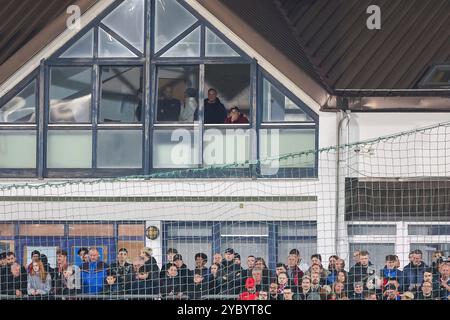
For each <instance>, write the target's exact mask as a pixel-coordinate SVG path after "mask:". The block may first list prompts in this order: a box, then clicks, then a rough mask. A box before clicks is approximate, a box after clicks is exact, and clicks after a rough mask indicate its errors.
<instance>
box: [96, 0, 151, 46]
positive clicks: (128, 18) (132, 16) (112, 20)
mask: <svg viewBox="0 0 450 320" xmlns="http://www.w3.org/2000/svg"><path fill="white" fill-rule="evenodd" d="M144 12H145V2H144V1H142V0H126V1H124V2H123V3H122V4H121V5H119V6H118V7H117V8H116V9H114V10H113V11H112V12H111V13H110V14H109V15H108V16H106V18H104V19H103V20H102V23H103V24H104V25H105V26H107V27H108V28H110V29H111V30H112V31H114V32H115V33H117V34H118V35H119V36H120V37H122V38H123V39H124V40H126V41H127V42H128V43H130V44H131V45H132V46H133V47H135V48H136V49H138V50H139V51H140V52H144Z"/></svg>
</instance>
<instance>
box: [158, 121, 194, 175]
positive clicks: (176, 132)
mask: <svg viewBox="0 0 450 320" xmlns="http://www.w3.org/2000/svg"><path fill="white" fill-rule="evenodd" d="M198 135H199V133H198V132H196V131H194V130H187V129H183V128H177V129H173V130H155V132H154V134H153V168H156V169H170V168H195V167H197V166H198V163H199V157H198V146H199V143H198Z"/></svg>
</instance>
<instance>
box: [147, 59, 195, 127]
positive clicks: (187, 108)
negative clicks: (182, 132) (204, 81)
mask: <svg viewBox="0 0 450 320" xmlns="http://www.w3.org/2000/svg"><path fill="white" fill-rule="evenodd" d="M198 76H199V67H198V66H174V67H171V66H167V67H159V68H158V101H157V104H156V117H155V118H156V121H157V122H165V123H167V122H172V123H178V122H181V123H193V122H194V116H195V115H196V113H197V112H198V110H197V109H198Z"/></svg>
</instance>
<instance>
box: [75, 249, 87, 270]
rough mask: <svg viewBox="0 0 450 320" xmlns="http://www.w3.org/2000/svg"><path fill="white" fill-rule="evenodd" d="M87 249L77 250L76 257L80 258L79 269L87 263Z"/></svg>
mask: <svg viewBox="0 0 450 320" xmlns="http://www.w3.org/2000/svg"><path fill="white" fill-rule="evenodd" d="M88 253H89V249H88V248H85V247H82V248H80V249H78V251H77V255H78V257H79V258H80V264H79V266H80V267H81V265H82V264H83V263H85V262H89V254H88Z"/></svg>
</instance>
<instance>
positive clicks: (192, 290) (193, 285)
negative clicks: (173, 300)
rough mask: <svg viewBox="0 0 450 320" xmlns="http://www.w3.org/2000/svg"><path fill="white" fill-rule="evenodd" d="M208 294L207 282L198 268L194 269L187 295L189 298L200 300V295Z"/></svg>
mask: <svg viewBox="0 0 450 320" xmlns="http://www.w3.org/2000/svg"><path fill="white" fill-rule="evenodd" d="M207 294H209V286H208V282H207V281H206V279H205V278H204V277H203V275H202V271H201V270H200V269H195V271H194V278H193V279H192V280H190V281H189V289H188V296H189V299H191V300H202V297H203V296H205V295H207Z"/></svg>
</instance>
